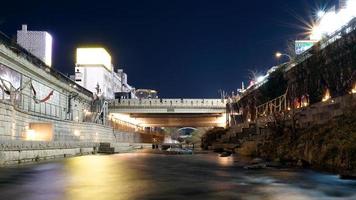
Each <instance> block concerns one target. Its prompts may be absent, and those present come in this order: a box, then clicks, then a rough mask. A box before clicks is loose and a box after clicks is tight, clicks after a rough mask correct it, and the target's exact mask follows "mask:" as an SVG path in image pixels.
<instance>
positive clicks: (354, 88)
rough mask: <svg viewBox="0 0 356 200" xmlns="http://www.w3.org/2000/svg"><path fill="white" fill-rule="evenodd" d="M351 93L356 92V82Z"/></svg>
mask: <svg viewBox="0 0 356 200" xmlns="http://www.w3.org/2000/svg"><path fill="white" fill-rule="evenodd" d="M351 94H356V83H355V84H354V87H353V88H352V89H351Z"/></svg>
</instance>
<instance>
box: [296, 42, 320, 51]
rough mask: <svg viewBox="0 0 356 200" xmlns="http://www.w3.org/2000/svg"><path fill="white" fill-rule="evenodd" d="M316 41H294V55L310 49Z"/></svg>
mask: <svg viewBox="0 0 356 200" xmlns="http://www.w3.org/2000/svg"><path fill="white" fill-rule="evenodd" d="M315 43H316V41H313V40H296V41H295V53H296V54H297V55H300V54H302V53H304V52H305V51H306V50H308V49H310V48H311V47H312V46H314V44H315Z"/></svg>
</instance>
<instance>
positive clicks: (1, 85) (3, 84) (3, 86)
mask: <svg viewBox="0 0 356 200" xmlns="http://www.w3.org/2000/svg"><path fill="white" fill-rule="evenodd" d="M0 81H1V84H0V88H1V90H2V91H4V92H5V94H7V95H10V94H11V89H10V88H9V87H8V86H7V84H6V83H5V81H4V80H3V79H2V78H0ZM10 87H11V83H10Z"/></svg>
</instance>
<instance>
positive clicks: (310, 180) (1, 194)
mask: <svg viewBox="0 0 356 200" xmlns="http://www.w3.org/2000/svg"><path fill="white" fill-rule="evenodd" d="M237 160H238V159H237V158H234V157H225V158H220V157H218V155H216V154H208V155H193V156H190V155H187V156H173V155H170V156H166V155H154V154H143V153H141V154H139V153H132V154H118V155H112V156H97V155H96V156H83V157H76V158H70V159H65V160H62V161H57V162H52V163H42V164H36V165H28V166H20V167H17V168H2V169H0V199H26V200H27V199H28V200H37V199H46V200H47V199H79V200H81V199H85V200H87V199H95V200H101V199H120V200H121V199H124V200H126V199H134V200H136V199H137V200H138V199H140V200H141V199H267V200H268V199H273V200H274V199H277V200H278V199H283V200H284V199H288V200H289V199H291V200H310V199H313V200H314V199H330V200H334V199H335V200H336V199H340V200H341V199H349V200H351V199H356V182H355V181H344V180H340V179H338V178H337V177H336V176H333V175H328V174H321V173H316V172H312V171H295V170H277V169H266V170H245V169H242V168H241V167H239V166H238V162H236V161H237Z"/></svg>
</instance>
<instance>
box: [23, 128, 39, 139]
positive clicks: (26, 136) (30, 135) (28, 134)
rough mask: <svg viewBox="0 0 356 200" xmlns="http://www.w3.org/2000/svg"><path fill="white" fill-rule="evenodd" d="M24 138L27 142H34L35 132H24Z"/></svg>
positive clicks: (30, 130) (29, 130)
mask: <svg viewBox="0 0 356 200" xmlns="http://www.w3.org/2000/svg"><path fill="white" fill-rule="evenodd" d="M25 138H26V140H29V141H34V140H36V138H37V137H36V132H35V130H32V129H28V130H26V135H25Z"/></svg>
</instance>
